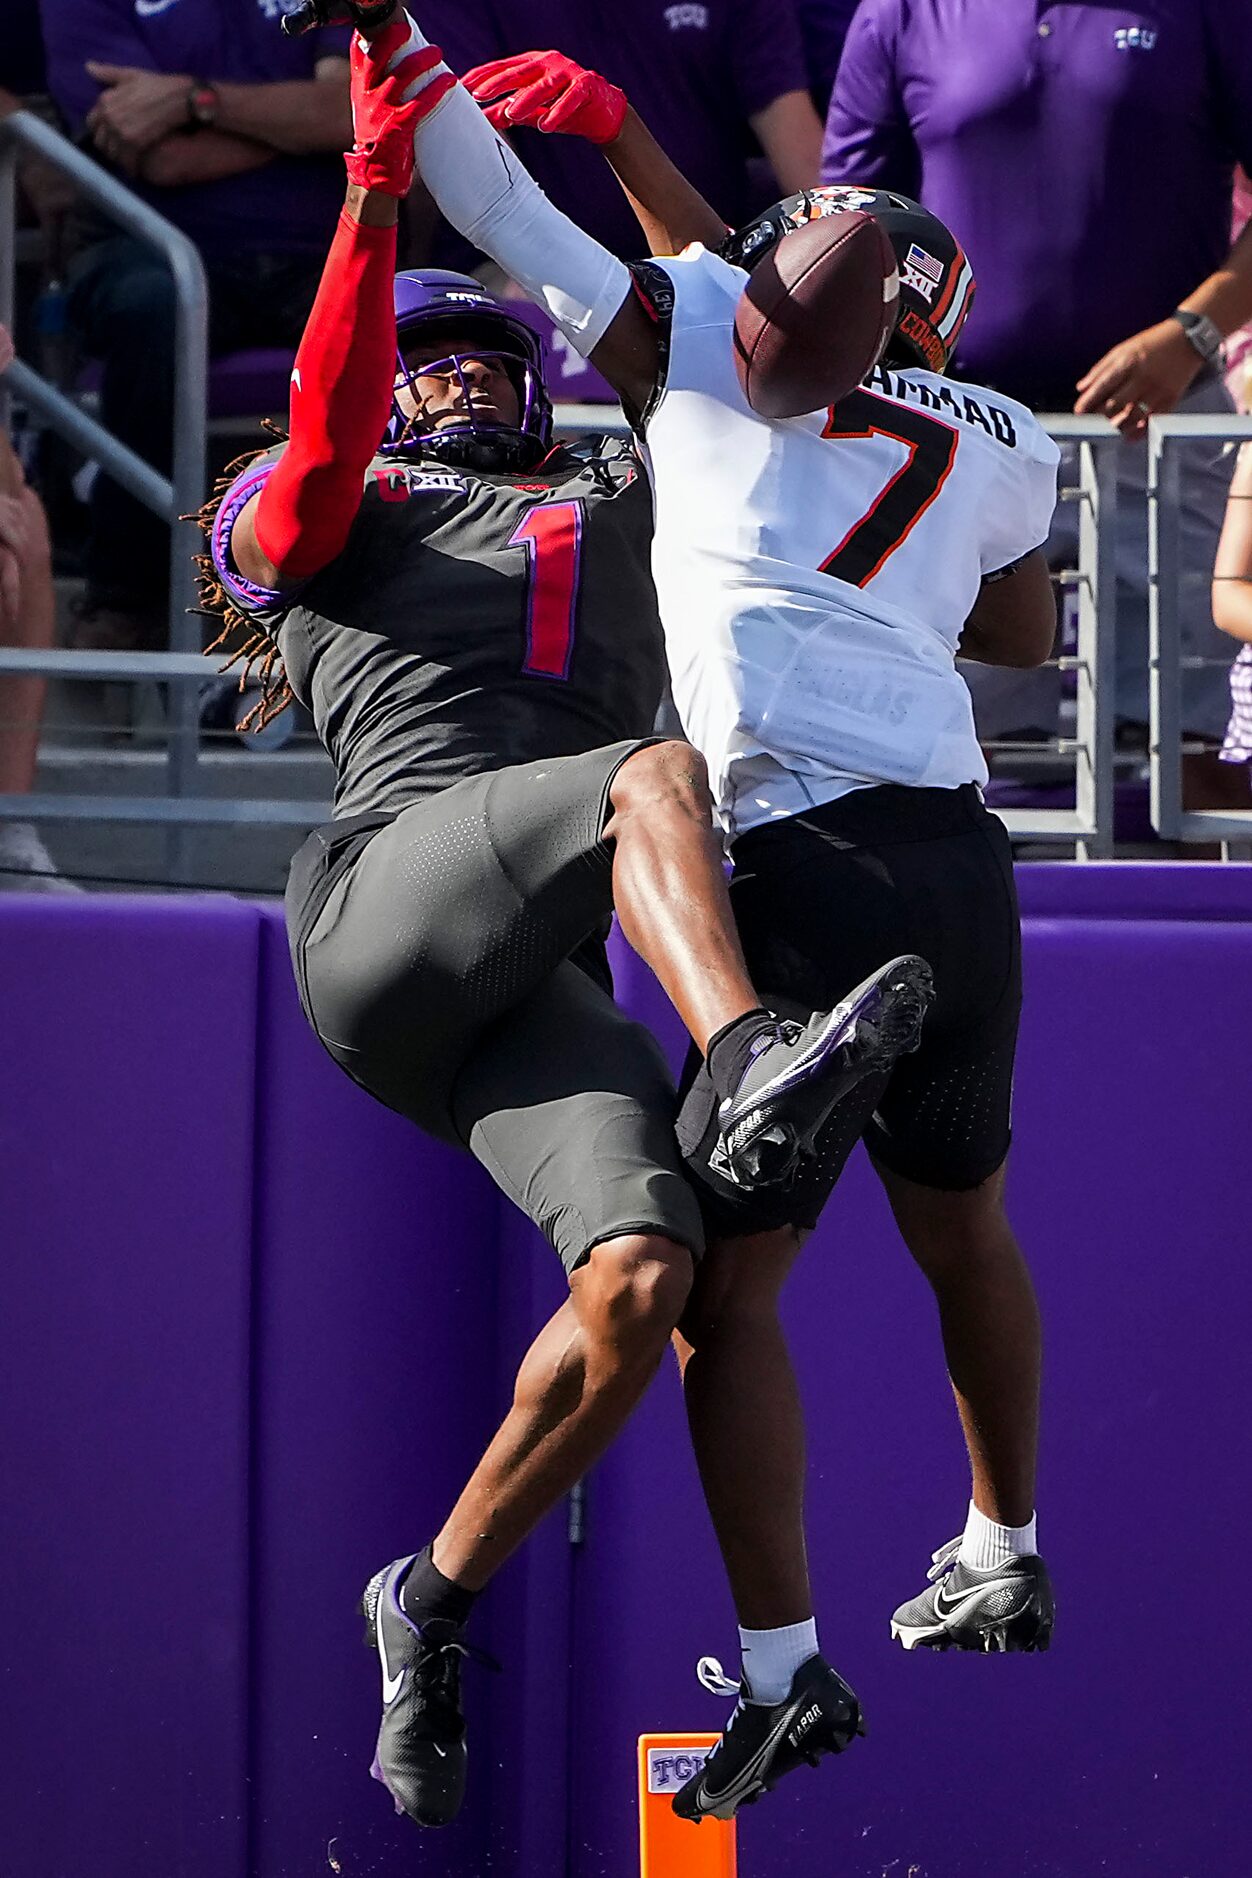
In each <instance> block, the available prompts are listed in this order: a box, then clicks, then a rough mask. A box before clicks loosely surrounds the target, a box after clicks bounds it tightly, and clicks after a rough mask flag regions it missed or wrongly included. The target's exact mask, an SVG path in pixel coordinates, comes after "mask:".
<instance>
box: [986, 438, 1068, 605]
mask: <svg viewBox="0 0 1252 1878" xmlns="http://www.w3.org/2000/svg"><path fill="white" fill-rule="evenodd" d="M1016 415H1017V421H1016V424H1015V430H1016V434H1017V443H1016V447H1015V448H1014V449H1013V451H1012V452H1008V451H1006V452H1005V453H1004V458H1003V461H1002V462H1001V464H1000V472H1001V473H1000V477H999V478H998V485H999V486H998V487H997V488H996V489H995V490H994V491H993V493H992V498H991V500H990V502H989V503H988V506H987V511H986V514H985V516H984V517H983V530H982V539H981V542H980V550H981V559H982V571H983V574H984V575H988V574H998V573H999V572H1000V571H1001V569H1002V568H1006V567H1012V566H1013V565H1014V563H1015V562H1017V561H1020V560H1021V559H1022V558H1023V556H1025V555H1027V554H1029V553H1030V552H1031V550H1032V549H1034V548H1041V547H1042V546H1043V544H1044V542H1045V541H1046V540H1047V538H1048V530H1049V529H1050V528H1051V526H1052V511H1053V510H1054V509H1055V507H1056V472H1057V465H1058V463H1059V462H1060V456H1061V453H1060V451H1059V450H1058V448H1057V446H1056V444H1055V443H1054V442H1053V441H1052V439H1051V437H1049V435H1048V433H1047V431H1046V430H1045V429H1044V428H1043V425H1042V424H1040V423H1039V421H1038V419H1037V418H1035V417H1033V416H1032V415H1031V414H1030V412H1029V411H1027V410H1026V409H1025V407H1024V406H1022V405H1018V406H1017V407H1016Z"/></svg>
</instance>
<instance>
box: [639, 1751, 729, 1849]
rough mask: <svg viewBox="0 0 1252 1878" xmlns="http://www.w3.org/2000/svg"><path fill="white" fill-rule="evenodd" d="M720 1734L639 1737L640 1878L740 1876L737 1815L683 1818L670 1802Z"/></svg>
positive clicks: (699, 1764) (700, 1763)
mask: <svg viewBox="0 0 1252 1878" xmlns="http://www.w3.org/2000/svg"><path fill="white" fill-rule="evenodd" d="M717 1739H718V1737H717V1736H716V1735H640V1737H639V1872H640V1878H735V1875H736V1873H737V1872H738V1869H739V1864H738V1859H737V1857H736V1853H735V1822H734V1820H733V1819H702V1820H701V1821H700V1824H699V1825H698V1826H696V1825H693V1824H692V1823H691V1821H690V1820H687V1819H679V1817H678V1815H677V1813H676V1812H675V1811H674V1809H673V1807H672V1806H671V1804H670V1802H671V1800H672V1799H673V1797H674V1795H675V1794H676V1793H677V1792H678V1789H679V1788H680V1787H681V1786H683V1785H685V1783H686V1782H687V1781H688V1780H690V1778H691V1776H692V1774H694V1773H695V1772H696V1771H697V1770H698V1768H699V1767H700V1766H701V1765H702V1763H703V1761H704V1758H705V1756H706V1754H707V1753H708V1751H709V1749H710V1748H711V1747H712V1746H713V1744H714V1743H715V1742H716V1741H717Z"/></svg>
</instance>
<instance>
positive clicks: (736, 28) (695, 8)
mask: <svg viewBox="0 0 1252 1878" xmlns="http://www.w3.org/2000/svg"><path fill="white" fill-rule="evenodd" d="M417 17H418V20H419V22H420V24H421V28H422V31H423V32H424V33H425V34H426V36H427V38H428V39H431V40H434V41H436V42H437V43H438V44H439V45H440V46H441V47H442V48H443V51H444V54H445V56H446V57H447V60H448V63H449V64H450V65H451V66H452V68H453V70H454V71H457V72H464V71H467V70H468V69H469V67H470V66H472V65H477V64H481V63H482V61H483V60H484V59H498V58H503V57H504V56H505V54H506V53H512V52H530V51H540V52H543V51H547V50H549V49H550V48H554V49H556V50H557V51H560V52H564V53H567V54H568V55H569V57H570V58H572V59H577V60H578V62H579V64H580V65H587V66H590V67H592V68H593V69H594V70H595V71H598V72H602V73H603V74H604V76H605V77H606V78H609V79H611V80H612V81H613V83H614V84H615V85H620V86H621V87H622V89H623V91H625V93H626V96H627V97H628V98H629V99H630V101H631V103H632V104H633V105H634V107H635V109H636V110H637V111H638V113H639V115H640V117H642V118H643V120H644V122H645V123H646V124H647V126H648V128H649V130H651V132H652V134H653V135H654V136H655V138H656V140H657V142H658V143H659V144H660V145H661V146H662V148H663V149H665V150H666V151H667V152H668V154H669V155H670V156H671V157H672V158H673V160H674V162H675V163H676V164H677V165H678V167H679V168H680V169H681V170H682V171H683V173H684V175H686V176H687V177H688V178H689V179H690V181H691V182H692V183H694V184H695V186H696V188H697V189H699V190H700V192H701V193H702V194H703V195H704V196H706V197H707V198H708V200H709V202H710V203H712V205H713V207H714V208H715V209H716V210H717V211H718V213H719V214H720V215H724V216H725V217H726V220H727V222H729V223H732V224H733V223H738V222H740V221H743V220H744V219H745V218H746V216H747V214H748V212H749V210H750V208H752V207H755V206H756V205H755V203H754V201H753V198H752V195H751V183H750V179H749V173H748V158H749V156H750V155H751V152H752V143H751V134H750V131H749V129H748V119H749V118H750V117H752V116H753V115H754V114H755V113H756V112H757V111H762V110H764V108H765V107H766V105H769V104H772V103H773V102H774V100H775V98H779V97H781V96H782V95H783V93H784V92H788V91H806V90H807V89H808V77H807V74H806V72H805V65H804V54H803V51H802V49H801V44H800V31H799V27H798V25H797V22H796V15H795V7H794V0H630V4H629V5H622V6H608V5H602V4H589V0H480V3H479V4H476V5H474V6H472V7H471V6H467V5H466V4H465V0H424V3H423V4H422V5H421V7H420V8H419V9H418V13H417ZM516 148H517V153H518V156H519V157H520V158H521V160H522V161H523V162H524V163H525V165H526V167H527V169H529V171H530V172H531V174H532V175H533V176H534V177H535V179H536V181H537V182H538V183H539V184H540V185H541V186H542V188H543V189H544V190H545V191H546V192H547V194H548V195H549V196H550V197H551V198H552V200H553V202H555V203H556V205H557V206H558V208H561V209H564V211H565V213H566V214H567V215H569V216H571V217H572V218H573V219H574V220H575V221H576V222H578V223H579V225H580V226H581V227H583V228H585V229H587V231H588V232H589V233H590V234H593V235H594V236H595V237H596V239H597V240H598V241H602V242H603V243H604V245H605V247H607V248H611V249H612V250H613V252H614V253H615V254H619V255H621V256H622V258H623V259H624V260H630V259H634V258H635V257H637V256H638V255H639V254H640V253H641V251H642V248H643V237H642V235H641V234H640V231H639V224H638V223H637V222H636V220H635V218H634V216H633V214H632V213H631V210H630V207H629V204H628V203H627V201H626V198H625V196H624V195H623V194H622V191H621V189H620V187H619V186H618V184H617V182H616V180H615V179H614V177H613V174H612V172H611V171H610V169H609V167H608V165H607V163H606V162H605V160H604V157H603V156H602V155H601V153H600V152H599V151H598V150H595V149H592V147H591V146H590V145H588V144H585V143H583V142H582V141H581V139H579V138H576V137H561V136H549V137H545V136H541V135H540V134H539V132H537V131H520V132H518V133H516Z"/></svg>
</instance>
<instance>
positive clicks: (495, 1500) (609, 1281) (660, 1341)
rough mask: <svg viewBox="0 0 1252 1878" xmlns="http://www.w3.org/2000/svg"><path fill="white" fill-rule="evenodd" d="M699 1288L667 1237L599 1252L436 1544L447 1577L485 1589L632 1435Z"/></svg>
mask: <svg viewBox="0 0 1252 1878" xmlns="http://www.w3.org/2000/svg"><path fill="white" fill-rule="evenodd" d="M690 1286H691V1254H690V1252H688V1250H687V1249H686V1247H685V1246H681V1245H676V1244H674V1243H673V1242H672V1241H670V1240H666V1239H661V1238H659V1237H656V1236H655V1235H650V1236H644V1235H634V1236H629V1237H626V1238H622V1239H616V1240H612V1241H610V1242H608V1243H607V1244H603V1245H597V1246H594V1247H593V1248H592V1251H591V1253H590V1256H589V1257H588V1259H587V1262H586V1264H585V1265H583V1266H582V1267H581V1268H580V1269H579V1270H578V1271H576V1272H574V1274H573V1275H572V1277H571V1279H570V1295H569V1297H568V1299H567V1300H566V1302H565V1303H564V1304H563V1305H562V1306H561V1308H560V1310H558V1311H557V1313H556V1314H555V1316H554V1317H553V1318H552V1319H551V1320H550V1321H549V1323H548V1324H547V1325H546V1326H545V1327H544V1329H543V1330H541V1331H540V1333H539V1335H538V1337H537V1338H536V1339H535V1341H534V1343H533V1344H532V1345H531V1347H530V1349H529V1351H528V1352H527V1354H526V1357H525V1359H524V1361H523V1363H522V1366H521V1368H520V1370H519V1371H518V1374H517V1382H516V1386H515V1388H514V1393H513V1403H512V1406H511V1408H510V1409H509V1412H508V1414H507V1415H506V1417H505V1419H504V1422H503V1423H502V1425H501V1427H500V1429H499V1430H498V1432H497V1433H496V1435H495V1437H494V1439H493V1440H492V1442H491V1445H490V1446H489V1447H488V1449H487V1452H486V1453H485V1454H484V1456H483V1458H482V1460H481V1461H480V1462H479V1464H478V1466H477V1467H476V1468H475V1470H474V1472H473V1474H472V1475H471V1476H470V1479H469V1482H468V1483H467V1485H466V1487H465V1490H464V1492H463V1493H462V1494H461V1497H460V1498H459V1500H458V1501H457V1503H456V1505H455V1506H454V1507H453V1509H452V1512H451V1513H450V1514H449V1516H448V1518H447V1520H446V1521H445V1522H444V1525H443V1526H442V1527H441V1529H440V1531H439V1533H438V1535H437V1536H436V1538H435V1540H434V1543H433V1546H432V1549H431V1556H432V1559H433V1562H434V1563H435V1565H436V1566H437V1567H438V1569H439V1570H440V1571H441V1572H442V1573H443V1574H444V1576H445V1577H447V1578H450V1579H452V1580H453V1581H454V1582H455V1583H457V1584H459V1585H462V1586H464V1587H465V1588H466V1589H467V1590H470V1591H480V1590H481V1589H482V1588H483V1586H484V1585H485V1584H486V1583H487V1581H488V1579H489V1578H490V1577H491V1576H492V1575H493V1573H494V1572H495V1571H496V1570H497V1569H498V1568H499V1566H500V1565H502V1564H503V1562H504V1560H505V1559H506V1558H508V1556H509V1554H510V1553H511V1552H512V1551H513V1550H514V1549H515V1548H516V1547H517V1546H518V1545H519V1544H520V1543H521V1541H522V1540H523V1539H524V1538H525V1537H526V1535H527V1534H528V1533H529V1532H530V1531H531V1530H532V1529H533V1528H534V1527H535V1526H536V1525H537V1524H538V1523H539V1521H540V1520H541V1519H542V1518H543V1516H544V1515H545V1513H547V1512H549V1511H550V1509H551V1508H552V1507H553V1506H555V1505H556V1503H557V1501H558V1500H559V1499H560V1498H561V1496H562V1495H563V1494H565V1493H568V1492H569V1490H570V1488H571V1487H572V1486H573V1485H574V1484H575V1482H576V1481H578V1480H580V1479H581V1478H582V1476H583V1474H585V1473H586V1471H587V1469H588V1468H589V1467H590V1466H591V1464H592V1462H593V1461H595V1460H597V1459H598V1458H599V1456H600V1455H601V1454H602V1453H603V1452H604V1450H605V1448H607V1447H608V1445H609V1443H610V1442H611V1441H612V1440H613V1438H614V1437H615V1436H616V1435H617V1434H618V1432H619V1431H620V1429H621V1428H622V1426H623V1424H624V1422H625V1421H626V1418H627V1416H628V1415H629V1414H630V1411H631V1410H632V1409H633V1408H634V1406H635V1404H636V1403H637V1402H638V1400H639V1398H640V1396H641V1395H642V1394H643V1392H644V1390H645V1389H646V1387H647V1385H648V1384H649V1382H650V1381H651V1380H652V1377H653V1376H654V1375H655V1374H656V1370H657V1366H658V1364H659V1363H660V1361H661V1357H662V1355H663V1353H664V1350H665V1346H666V1343H667V1342H668V1340H669V1336H670V1333H671V1331H672V1330H673V1328H674V1325H675V1323H676V1322H677V1320H678V1316H679V1313H680V1311H681V1310H682V1307H683V1304H684V1303H685V1301H686V1298H687V1294H688V1291H689V1289H690Z"/></svg>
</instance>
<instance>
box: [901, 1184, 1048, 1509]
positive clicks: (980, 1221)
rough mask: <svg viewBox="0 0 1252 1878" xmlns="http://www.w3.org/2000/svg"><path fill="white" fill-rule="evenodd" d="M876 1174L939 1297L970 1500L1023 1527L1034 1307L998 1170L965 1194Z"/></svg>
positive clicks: (1032, 1421)
mask: <svg viewBox="0 0 1252 1878" xmlns="http://www.w3.org/2000/svg"><path fill="white" fill-rule="evenodd" d="M878 1172H879V1176H880V1178H881V1179H882V1183H883V1186H884V1187H885V1188H886V1192H887V1197H888V1199H889V1200H890V1202H891V1209H892V1211H893V1213H894V1214H895V1218H896V1224H897V1225H898V1226H899V1228H900V1233H901V1236H902V1238H903V1239H904V1243H905V1245H906V1246H907V1247H908V1249H909V1251H910V1252H911V1253H912V1255H913V1257H914V1259H916V1261H917V1263H918V1265H919V1266H920V1267H921V1270H922V1272H923V1273H924V1274H925V1276H926V1278H927V1280H928V1281H929V1283H930V1286H931V1289H932V1290H933V1291H934V1294H935V1302H936V1304H937V1306H938V1309H939V1328H940V1334H941V1335H942V1338H943V1349H944V1356H945V1358H946V1360H947V1365H948V1375H949V1377H950V1378H951V1381H952V1389H953V1393H954V1394H955V1397H956V1405H957V1411H958V1413H959V1415H960V1418H961V1427H962V1428H963V1430H964V1432H965V1444H966V1447H967V1448H968V1450H969V1460H970V1469H971V1473H972V1476H973V1496H972V1497H973V1501H974V1505H975V1506H976V1507H977V1508H978V1509H979V1511H980V1512H981V1513H983V1514H984V1515H985V1517H986V1518H987V1519H990V1520H994V1521H996V1522H997V1524H999V1525H1003V1526H1025V1525H1026V1524H1027V1522H1028V1521H1029V1520H1030V1519H1031V1518H1032V1516H1033V1514H1034V1510H1035V1458H1036V1454H1037V1450H1038V1444H1039V1370H1040V1329H1039V1306H1038V1303H1037V1301H1036V1298H1035V1288H1034V1285H1033V1283H1032V1281H1031V1276H1030V1272H1029V1269H1028V1268H1027V1265H1026V1261H1025V1259H1024V1258H1023V1257H1022V1253H1021V1248H1020V1247H1019V1245H1018V1243H1017V1240H1016V1238H1015V1237H1014V1235H1013V1228H1012V1227H1011V1226H1010V1224H1009V1221H1008V1217H1007V1215H1006V1213H1005V1210H1004V1169H1003V1168H1001V1169H1000V1170H999V1171H998V1172H997V1173H995V1174H993V1175H992V1176H991V1178H990V1179H989V1180H985V1181H984V1182H983V1183H982V1185H981V1186H979V1187H975V1188H973V1189H972V1191H970V1192H968V1193H944V1192H940V1191H939V1190H937V1189H936V1188H934V1187H923V1186H919V1185H918V1184H917V1183H916V1182H914V1181H911V1180H905V1179H903V1178H902V1176H901V1175H899V1174H893V1173H891V1172H890V1171H889V1170H888V1169H886V1168H883V1167H879V1169H878Z"/></svg>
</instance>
